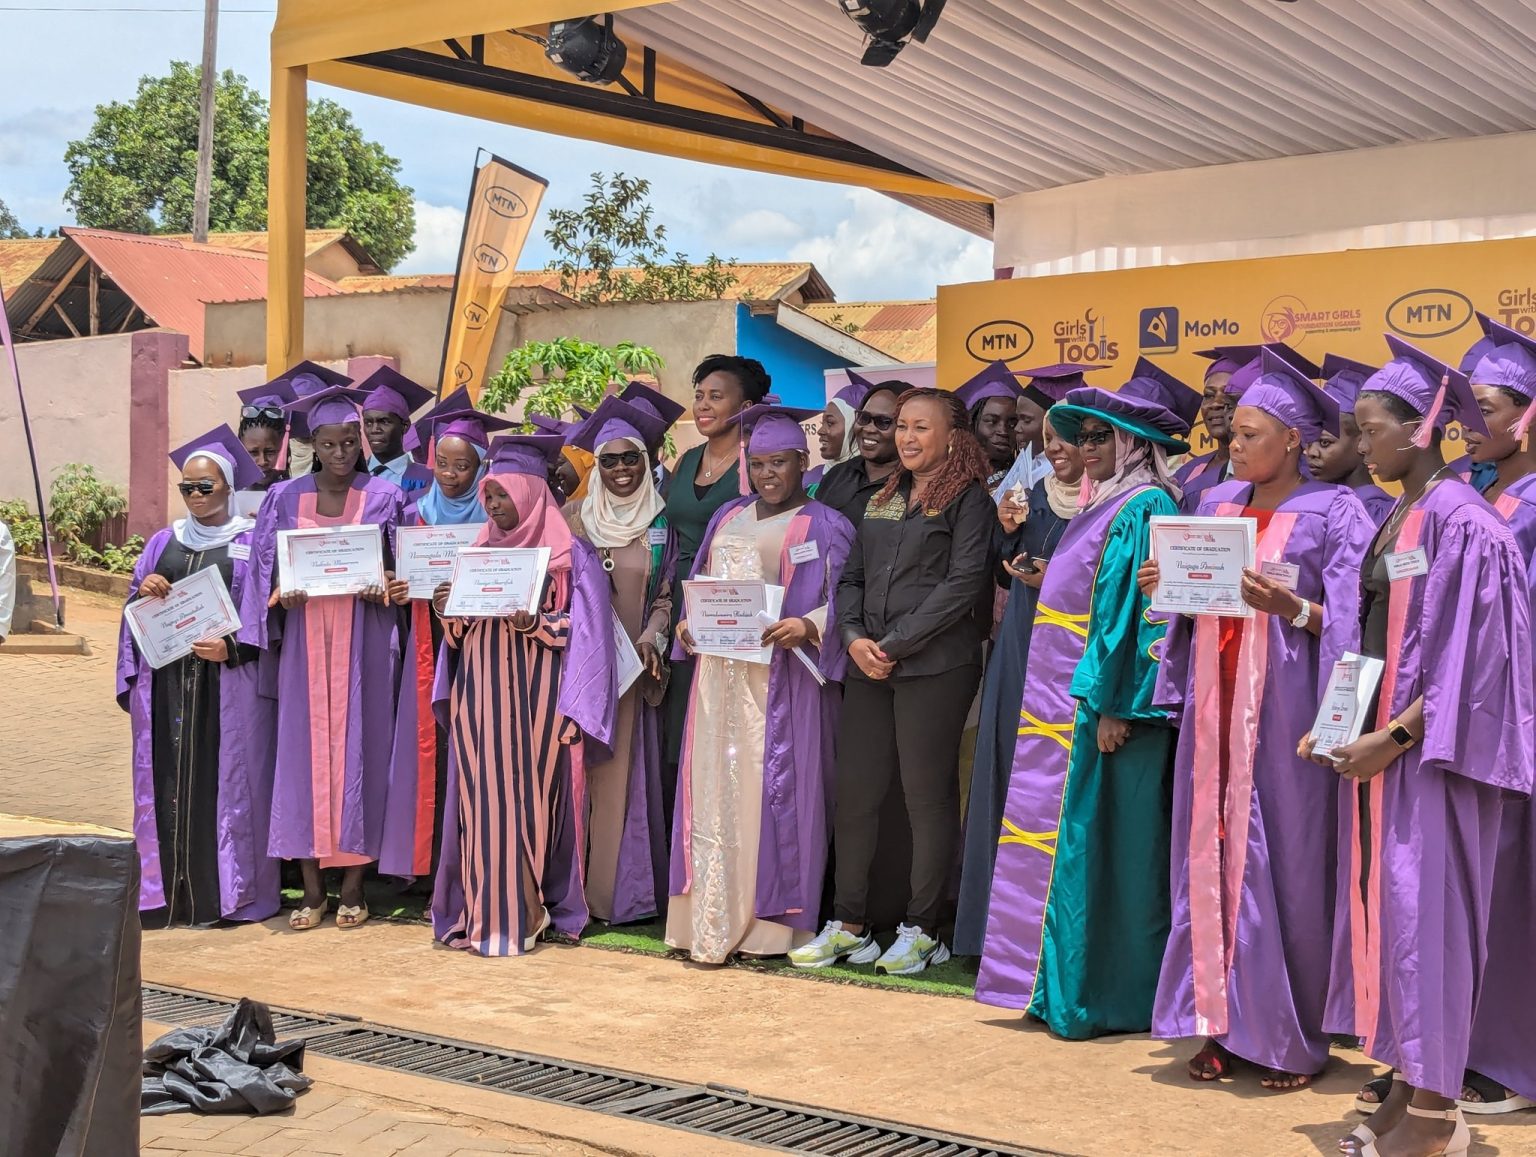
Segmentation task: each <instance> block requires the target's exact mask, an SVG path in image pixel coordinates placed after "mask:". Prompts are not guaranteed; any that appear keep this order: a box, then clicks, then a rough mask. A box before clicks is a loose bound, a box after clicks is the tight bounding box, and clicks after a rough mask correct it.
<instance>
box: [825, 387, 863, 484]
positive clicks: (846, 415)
mask: <svg viewBox="0 0 1536 1157" xmlns="http://www.w3.org/2000/svg"><path fill="white" fill-rule="evenodd" d="M828 405H830V406H831V407H832V408H833V409H834V410H836V411H837V412H838V413H839V414H841V415H842V416H843V444H842V445H841V446H840V447H838V451H837V457H836V458H834V459H832V461H830V462H828V463H827V469H829V470H830V469H831V468H832V467H834V466H836V465H837V464H838V463H839V462H846V461H848V459H850V458H852V457H853V456H854V454H856V453H857V450H855V448H854V442H853V407H852V406H850V405H849V404H848V403H847V402H845V401H843V400H842V399H841V398H833V399H832V401H831V402H829V403H828Z"/></svg>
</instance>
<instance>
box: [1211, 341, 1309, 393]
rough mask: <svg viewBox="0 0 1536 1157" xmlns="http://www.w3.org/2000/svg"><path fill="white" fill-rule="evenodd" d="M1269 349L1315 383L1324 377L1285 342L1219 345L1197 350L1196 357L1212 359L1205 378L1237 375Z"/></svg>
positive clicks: (1306, 358)
mask: <svg viewBox="0 0 1536 1157" xmlns="http://www.w3.org/2000/svg"><path fill="white" fill-rule="evenodd" d="M1267 349H1268V350H1274V351H1275V353H1277V354H1279V355H1280V356H1281V357H1283V358H1284V359H1285V360H1286V362H1287V363H1289V364H1290V365H1291V366H1292V367H1293V368H1294V369H1298V370H1300V371H1301V372H1302V373H1303V374H1305V375H1306V376H1307V377H1309V378H1312V379H1313V380H1314V381H1315V380H1316V379H1318V378H1320V377H1322V376H1323V371H1322V369H1321V368H1320V367H1319V366H1318V365H1317V364H1316V363H1314V362H1313V361H1312V360H1311V359H1310V358H1308V357H1306V356H1304V355H1302V354H1300V353H1297V352H1296V351H1295V350H1293V349H1292V348H1291V347H1290V346H1288V345H1286V344H1285V342H1283V341H1271V342H1265V343H1264V344H1263V345H1219V346H1214V347H1212V348H1211V349H1208V350H1196V351H1195V356H1196V357H1198V358H1210V359H1212V360H1211V364H1210V365H1209V366H1207V367H1206V371H1205V376H1206V377H1207V378H1209V377H1210V376H1211V375H1212V374H1223V373H1225V374H1235V373H1236V372H1237V371H1238V370H1240V369H1242V368H1243V367H1244V366H1246V365H1248V364H1249V363H1250V362H1256V361H1258V360H1259V354H1260V353H1262V352H1263V351H1264V350H1267ZM1260 372H1262V370H1261V371H1260ZM1229 392H1230V391H1229Z"/></svg>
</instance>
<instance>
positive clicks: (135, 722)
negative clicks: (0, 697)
mask: <svg viewBox="0 0 1536 1157" xmlns="http://www.w3.org/2000/svg"><path fill="white" fill-rule="evenodd" d="M170 540H171V532H170V530H169V528H167V529H165V530H161V531H157V532H156V533H155V534H154V535H153V536H152V537H151V538H150V540H149V541H148V542H147V543H145V545H144V553H143V554H141V555H139V561H138V562H137V563H135V564H134V568H133V578H132V579H131V580H130V583H129V587H128V601H129V602H132V601H133V600H134V599H137V598H138V597H139V586H140V584H141V583H143V581H144V579H145V577H146V576H147V575H149V574H151V573H153V571H154V569H155V567H157V566H158V565H159V564H160V556H161V555H162V554H163V553H164V552H165V544H166V543H167V542H169V541H170ZM153 686H154V671H153V670H152V669H151V668H150V666H149V664H148V663H146V662H145V661H144V659H143V657H142V656H141V655H140V654H139V649H138V647H137V646H135V645H134V642H133V633H132V632H131V631H129V629H128V620H127V619H126V618H124V619H123V622H122V625H121V626H120V627H119V628H118V632H117V703H118V706H119V707H121V708H122V709H123V710H124V711H126V712H128V719H129V727H130V729H131V731H132V737H133V837H134V842H135V843H136V844H137V845H138V849H139V907H140V908H141V909H145V910H147V909H150V908H162V907H164V906H165V882H164V879H163V878H162V876H161V874H160V831H159V828H158V827H157V826H156V822H155V751H154V722H153V720H152V718H151V714H150V692H151V691H152V689H153Z"/></svg>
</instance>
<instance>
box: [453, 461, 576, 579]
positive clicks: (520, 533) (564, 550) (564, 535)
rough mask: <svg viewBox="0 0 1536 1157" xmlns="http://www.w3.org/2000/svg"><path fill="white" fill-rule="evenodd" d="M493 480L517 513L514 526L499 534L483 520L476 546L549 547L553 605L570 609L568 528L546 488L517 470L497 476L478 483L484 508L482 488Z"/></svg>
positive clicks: (497, 473) (546, 485)
mask: <svg viewBox="0 0 1536 1157" xmlns="http://www.w3.org/2000/svg"><path fill="white" fill-rule="evenodd" d="M492 480H494V481H495V482H496V484H497V485H498V486H500V487H501V488H502V489H503V490H505V491H506V492H507V495H508V497H510V498H511V499H512V505H513V506H514V507H515V508H516V509H517V525H516V526H514V527H513V528H512V529H511V530H502V529H501V528H500V527H499V526H497V525H496V523H495V522H494V521H492V520H491V519H489V518H488V519H486V520H485V525H484V526H482V527H481V528H480V533H479V535H478V536H476V538H475V545H476V546H494V547H539V546H547V547H549V577H550V578H551V579H553V580H554V583H555V605H556V606H557V607H562V608H564V607H567V606H569V605H570V590H571V528H570V527H569V526H567V525H566V523H565V519H564V518H563V517H562V516H561V514H560V508H559V507H558V506H556V505H555V500H554V496H553V495H551V494H550V492H549V484H548V483H547V482H546V481H545V480H544V479H542V478H534V477H533V476H532V475H529V474H523V473H520V472H519V471H517V470H505V471H501V472H498V471H496V470H495V468H494V467H493V468H492V471H491V473H490V474H487V475H486V476H485V477H484V478H482V479H480V503H481V505H482V506H483V505H484V504H485V485H486V483H487V482H490V481H492Z"/></svg>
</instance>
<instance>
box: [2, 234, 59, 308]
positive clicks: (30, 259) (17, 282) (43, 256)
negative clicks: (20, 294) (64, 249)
mask: <svg viewBox="0 0 1536 1157" xmlns="http://www.w3.org/2000/svg"><path fill="white" fill-rule="evenodd" d="M62 244H64V239H63V238H62V237H38V238H31V239H24V240H18V241H0V286H4V288H5V300H6V301H9V300H10V299H11V296H12V295H13V294H14V293H15V292H16V291H17V290H18V289H20V288H21V287H22V286H23V285H24V284H26V281H27V279H28V278H30V277H32V276H34V275H35V274H36V273H37V271H38V269H40V268H41V267H42V264H43V262H45V261H47V260H48V258H49V257H51V256H53V254H54V251H55V250H57V249H58V247H59V246H60V245H62Z"/></svg>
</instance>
